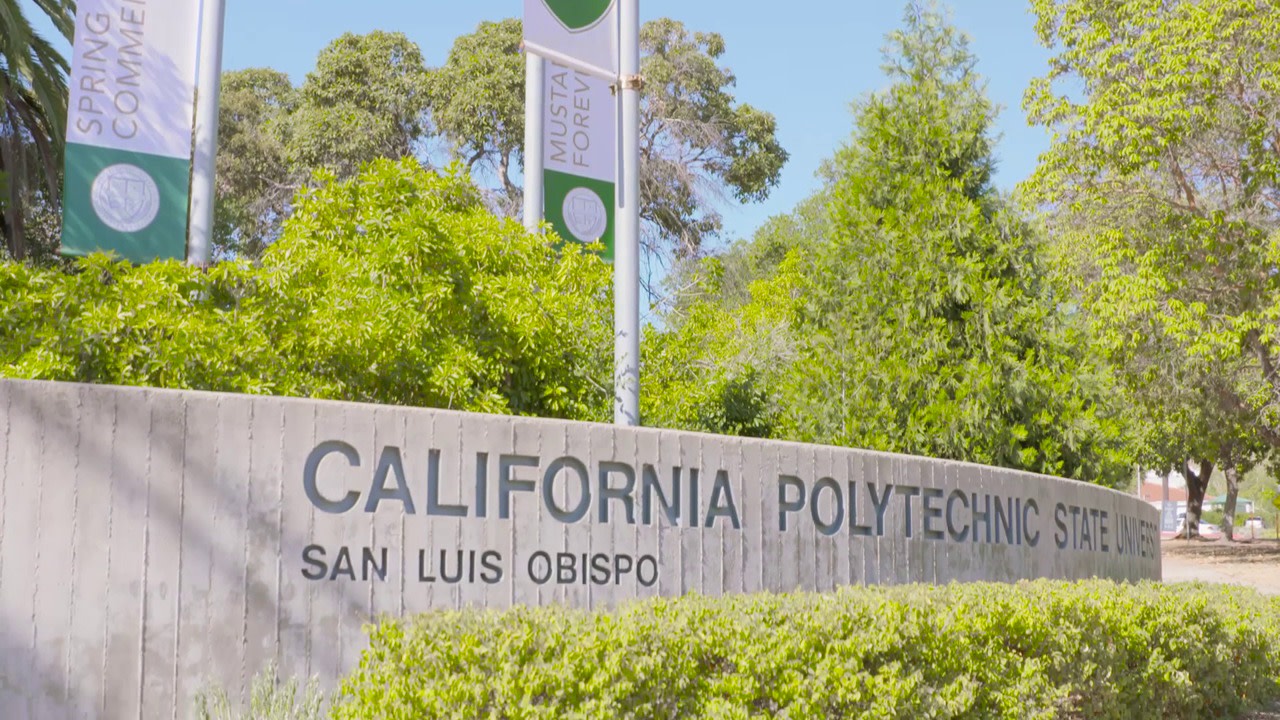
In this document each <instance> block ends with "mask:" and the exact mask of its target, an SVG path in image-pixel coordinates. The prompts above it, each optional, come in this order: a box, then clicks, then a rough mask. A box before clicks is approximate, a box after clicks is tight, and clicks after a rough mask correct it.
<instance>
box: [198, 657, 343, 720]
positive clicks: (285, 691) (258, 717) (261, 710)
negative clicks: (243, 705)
mask: <svg viewBox="0 0 1280 720" xmlns="http://www.w3.org/2000/svg"><path fill="white" fill-rule="evenodd" d="M323 708H324V694H323V693H321V692H320V686H319V683H318V682H316V680H314V679H312V680H311V682H309V683H308V684H307V686H306V687H305V688H300V687H299V686H298V681H297V680H289V681H287V682H283V683H282V682H281V681H280V678H279V676H278V674H277V673H276V668H275V667H274V666H272V667H269V668H268V669H267V670H265V671H264V672H262V673H259V674H258V675H257V676H255V677H254V678H253V687H252V689H251V690H250V692H249V709H248V711H247V712H244V713H241V712H239V711H237V710H236V709H235V708H233V707H232V706H231V700H230V699H229V698H228V697H227V693H226V691H224V690H221V689H209V690H204V691H202V692H200V693H199V694H198V695H196V699H195V718H196V720H323V719H324V717H325V715H324V711H323Z"/></svg>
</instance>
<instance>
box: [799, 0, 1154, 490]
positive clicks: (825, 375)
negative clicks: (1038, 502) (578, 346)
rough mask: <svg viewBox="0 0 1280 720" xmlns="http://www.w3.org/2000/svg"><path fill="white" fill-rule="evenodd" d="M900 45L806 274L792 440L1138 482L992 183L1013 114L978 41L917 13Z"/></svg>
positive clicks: (836, 187)
mask: <svg viewBox="0 0 1280 720" xmlns="http://www.w3.org/2000/svg"><path fill="white" fill-rule="evenodd" d="M889 40H890V51H889V53H888V54H887V56H886V65H885V70H886V72H887V74H888V75H889V77H890V78H891V79H892V80H893V85H892V86H891V87H890V88H889V89H888V90H886V91H884V92H881V93H879V94H876V95H873V96H871V97H869V98H867V99H865V100H863V101H862V102H860V103H859V104H858V106H857V119H856V129H855V131H854V136H853V139H852V141H851V142H850V144H849V145H848V146H847V147H845V148H844V149H843V150H841V151H840V152H839V153H838V154H837V156H836V158H835V160H834V161H833V163H832V164H831V166H830V173H831V177H832V178H833V180H834V184H833V186H832V187H831V188H830V189H829V191H828V192H829V196H830V200H829V203H828V211H829V213H830V230H829V232H830V236H829V239H828V241H827V242H826V243H824V245H823V246H822V247H821V248H820V250H819V252H817V253H815V254H814V256H813V257H812V258H811V259H810V260H809V262H808V267H807V268H806V270H805V271H804V272H802V273H800V274H801V276H802V277H805V278H807V279H808V282H807V283H805V285H804V286H803V287H802V289H801V292H802V296H803V300H802V302H801V304H800V308H799V318H798V333H797V334H798V336H799V337H802V338H805V339H806V343H805V346H804V347H803V349H802V355H801V357H800V358H799V360H798V362H797V364H796V371H795V373H794V377H793V380H792V382H793V387H792V389H790V390H789V391H788V392H789V393H790V395H789V397H790V402H789V403H788V407H787V412H788V416H789V421H790V426H789V430H788V434H790V435H792V436H794V437H797V438H799V439H805V440H812V441H819V442H826V443H833V444H839V445H853V446H858V447H867V448H873V449H879V450H887V451H895V452H903V453H910V454H920V455H929V456H934V457H943V458H955V459H962V460H969V461H974V462H981V463H986V464H991V465H998V466H1005V467H1013V468H1020V469H1026V470H1031V471H1035V472H1042V473H1045V474H1050V475H1058V476H1062V477H1072V478H1078V479H1082V480H1088V481H1093V482H1100V483H1105V484H1116V483H1119V482H1123V481H1124V480H1125V479H1126V478H1127V476H1128V474H1129V468H1128V467H1127V456H1126V446H1125V444H1124V442H1123V438H1122V436H1121V432H1120V426H1119V423H1118V421H1117V419H1116V418H1115V416H1114V414H1113V413H1112V411H1111V410H1110V409H1109V407H1108V405H1107V403H1106V402H1105V400H1106V397H1107V393H1108V391H1109V378H1108V375H1107V373H1106V372H1105V368H1100V367H1097V366H1096V363H1095V362H1093V361H1092V360H1091V358H1089V357H1088V356H1087V355H1086V354H1085V353H1084V352H1083V351H1082V348H1083V347H1085V346H1086V345H1087V341H1088V338H1087V337H1086V336H1085V335H1084V334H1083V333H1082V328H1081V327H1080V326H1079V323H1078V322H1076V320H1075V319H1074V318H1073V317H1072V316H1071V315H1070V314H1069V313H1064V312H1063V311H1062V309H1061V304H1062V301H1063V300H1064V298H1063V297H1061V294H1060V293H1059V292H1058V289H1057V288H1056V287H1055V286H1054V284H1053V283H1052V282H1050V278H1049V274H1048V271H1047V267H1046V263H1045V258H1044V257H1043V254H1042V252H1041V248H1040V243H1039V241H1038V239H1037V236H1036V234H1035V233H1034V232H1033V230H1032V228H1030V227H1029V226H1028V225H1027V224H1026V223H1025V222H1024V221H1023V220H1022V219H1021V218H1020V217H1019V215H1018V214H1017V213H1016V212H1015V211H1014V210H1013V209H1011V208H1010V206H1009V203H1008V202H1007V201H1006V199H1004V198H1002V197H1001V196H1000V195H999V194H998V193H997V192H996V190H995V189H994V187H993V186H992V183H991V174H992V169H993V166H994V157H993V140H992V135H991V127H992V123H993V121H994V118H995V113H996V110H995V108H994V106H993V105H992V104H991V102H990V101H989V100H988V99H987V97H986V94H985V91H984V85H983V81H982V80H981V78H980V77H979V76H978V75H977V73H976V72H975V70H974V65H975V59H974V57H973V55H972V54H971V52H970V51H969V48H968V42H967V39H966V38H965V37H964V36H963V34H962V33H960V32H959V31H957V30H956V29H955V28H954V27H952V26H950V25H949V24H948V23H947V22H946V21H945V20H944V19H943V18H942V17H941V16H940V15H939V13H938V12H937V11H935V10H933V9H931V8H928V7H922V6H921V5H919V4H912V5H910V6H909V7H908V10H907V13H906V18H905V27H904V28H903V29H902V30H900V31H897V32H895V33H893V34H891V35H890V37H889Z"/></svg>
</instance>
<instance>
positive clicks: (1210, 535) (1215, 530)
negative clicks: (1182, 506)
mask: <svg viewBox="0 0 1280 720" xmlns="http://www.w3.org/2000/svg"><path fill="white" fill-rule="evenodd" d="M1186 526H1187V516H1186V515H1185V514H1183V515H1179V516H1178V532H1179V533H1180V532H1182V531H1183V530H1184V529H1185V528H1186ZM1200 537H1202V538H1204V539H1206V540H1217V539H1218V538H1220V537H1222V528H1220V527H1218V526H1217V525H1214V524H1212V523H1207V522H1201V523H1200Z"/></svg>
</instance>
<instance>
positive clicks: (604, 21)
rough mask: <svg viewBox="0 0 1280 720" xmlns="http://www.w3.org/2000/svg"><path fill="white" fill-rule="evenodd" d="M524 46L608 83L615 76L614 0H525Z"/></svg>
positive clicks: (615, 1) (615, 7)
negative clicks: (603, 79)
mask: <svg viewBox="0 0 1280 720" xmlns="http://www.w3.org/2000/svg"><path fill="white" fill-rule="evenodd" d="M524 45H525V48H526V49H527V50H528V51H529V52H532V53H534V54H536V55H540V56H542V57H544V58H546V59H547V60H550V61H553V62H558V63H560V64H561V65H567V66H571V67H574V68H576V69H578V70H583V71H585V72H588V73H590V74H592V75H596V76H598V77H602V78H606V79H608V80H609V81H610V82H613V80H614V79H616V78H617V77H618V3H617V0H525V2H524Z"/></svg>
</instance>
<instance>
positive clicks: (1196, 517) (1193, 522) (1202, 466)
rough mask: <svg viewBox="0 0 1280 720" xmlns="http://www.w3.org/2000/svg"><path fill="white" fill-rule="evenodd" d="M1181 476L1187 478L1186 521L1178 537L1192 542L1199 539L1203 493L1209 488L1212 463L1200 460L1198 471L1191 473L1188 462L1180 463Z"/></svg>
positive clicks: (1189, 462)
mask: <svg viewBox="0 0 1280 720" xmlns="http://www.w3.org/2000/svg"><path fill="white" fill-rule="evenodd" d="M1182 474H1183V475H1184V476H1186V478H1187V519H1186V526H1185V527H1184V528H1183V529H1182V532H1180V533H1178V537H1180V538H1185V539H1187V540H1193V539H1195V538H1198V537H1200V514H1201V512H1202V511H1203V510H1204V491H1205V490H1207V489H1208V488H1209V478H1210V477H1211V476H1212V475H1213V461H1212V460H1201V461H1200V462H1199V470H1198V471H1196V472H1193V471H1192V470H1191V461H1190V460H1188V461H1186V462H1184V463H1182Z"/></svg>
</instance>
